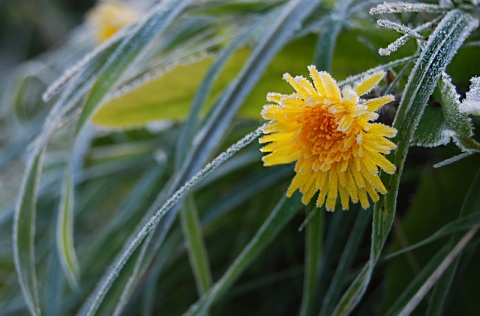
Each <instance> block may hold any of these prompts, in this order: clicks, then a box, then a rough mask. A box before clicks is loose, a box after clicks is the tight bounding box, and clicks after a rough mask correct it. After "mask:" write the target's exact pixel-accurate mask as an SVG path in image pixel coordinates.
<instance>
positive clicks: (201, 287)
mask: <svg viewBox="0 0 480 316" xmlns="http://www.w3.org/2000/svg"><path fill="white" fill-rule="evenodd" d="M180 222H181V225H182V231H183V236H184V239H185V241H186V243H187V251H188V257H189V259H190V265H191V266H192V270H193V274H194V276H195V281H196V284H197V290H198V294H199V295H200V296H201V295H203V294H204V293H205V292H206V291H208V289H209V288H210V286H211V285H212V274H211V272H210V263H209V261H208V255H207V249H206V248H205V243H204V241H203V233H202V226H201V225H200V220H199V219H198V211H197V207H196V205H195V201H194V199H193V197H192V196H191V195H190V196H188V197H187V198H186V199H185V202H184V203H183V207H182V208H181V210H180Z"/></svg>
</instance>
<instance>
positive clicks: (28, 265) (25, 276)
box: [13, 150, 44, 315]
mask: <svg viewBox="0 0 480 316" xmlns="http://www.w3.org/2000/svg"><path fill="white" fill-rule="evenodd" d="M43 155H44V151H43V150H40V151H36V152H34V156H33V159H30V161H29V165H28V166H27V170H26V172H25V175H24V177H23V180H22V186H21V191H20V194H19V196H18V200H17V205H16V207H15V217H14V221H13V255H14V259H15V270H16V271H17V276H18V281H19V282H20V287H21V288H22V293H23V296H24V298H25V301H26V303H27V306H28V309H29V311H30V313H32V315H40V305H39V300H38V289H37V276H36V269H35V215H36V205H35V204H36V200H37V190H38V182H39V180H40V173H41V169H42V159H43Z"/></svg>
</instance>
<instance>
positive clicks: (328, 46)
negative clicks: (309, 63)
mask: <svg viewBox="0 0 480 316" xmlns="http://www.w3.org/2000/svg"><path fill="white" fill-rule="evenodd" d="M351 3H352V0H340V1H338V2H337V3H336V5H335V8H334V9H333V10H332V12H331V13H330V16H331V20H329V21H327V22H326V25H324V27H322V29H321V30H320V34H319V36H318V40H317V44H316V46H315V57H314V63H315V65H316V66H317V68H318V69H319V70H325V71H330V68H331V65H332V59H333V53H334V51H335V45H336V43H337V37H338V34H339V33H340V31H341V30H342V27H343V23H342V22H344V21H348V14H349V11H348V9H349V7H350V5H351Z"/></svg>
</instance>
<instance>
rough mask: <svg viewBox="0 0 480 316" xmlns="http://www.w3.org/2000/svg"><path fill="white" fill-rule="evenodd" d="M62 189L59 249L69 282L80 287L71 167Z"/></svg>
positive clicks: (58, 232) (58, 237)
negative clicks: (74, 241) (74, 228)
mask: <svg viewBox="0 0 480 316" xmlns="http://www.w3.org/2000/svg"><path fill="white" fill-rule="evenodd" d="M62 190H64V192H63V193H62V200H61V202H60V206H59V209H58V218H57V238H56V239H57V251H58V255H59V258H60V263H61V265H62V269H63V271H64V273H65V276H66V278H67V280H68V283H69V284H70V286H71V287H72V288H74V289H75V288H77V287H78V279H79V276H80V268H79V266H78V260H77V255H76V253H75V247H74V243H73V201H74V184H73V177H72V173H71V169H70V167H68V168H67V170H66V172H65V178H64V182H63V187H62Z"/></svg>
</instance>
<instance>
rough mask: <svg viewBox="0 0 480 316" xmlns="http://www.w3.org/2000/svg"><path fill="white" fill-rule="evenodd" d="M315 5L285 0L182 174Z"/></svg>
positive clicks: (211, 144) (219, 133)
mask: <svg viewBox="0 0 480 316" xmlns="http://www.w3.org/2000/svg"><path fill="white" fill-rule="evenodd" d="M317 5H318V1H307V0H294V1H290V2H287V3H286V4H285V5H284V7H283V8H282V10H281V11H280V12H279V13H278V15H277V16H276V17H275V19H273V21H272V24H271V26H270V27H269V28H268V29H267V30H266V31H265V32H264V34H262V37H261V38H262V39H261V41H260V42H259V43H258V44H257V46H256V48H255V49H254V51H253V52H252V54H251V56H250V57H249V59H248V60H247V62H246V64H245V66H244V67H243V68H242V70H241V71H240V74H239V75H238V76H237V77H236V78H235V80H234V81H233V82H232V83H231V84H230V85H229V87H228V88H227V89H226V91H225V93H224V94H223V95H222V96H221V98H220V99H219V101H218V104H217V105H216V107H215V108H214V109H213V112H212V114H211V116H210V117H209V118H208V120H207V121H206V122H205V124H204V128H203V129H202V130H200V132H199V135H197V137H196V139H195V140H194V147H193V149H192V150H191V151H190V153H189V155H188V156H187V158H186V161H185V164H184V166H183V169H182V170H181V174H183V175H184V176H182V177H179V181H178V182H180V183H182V182H183V181H184V179H182V178H185V177H186V178H188V177H190V176H191V175H192V174H193V173H195V171H196V170H198V169H199V168H200V167H201V166H202V165H203V164H204V163H205V161H206V159H207V158H208V156H209V155H210V154H211V152H212V150H213V149H214V148H215V147H216V146H217V145H218V144H219V143H220V139H221V138H222V137H223V135H224V134H225V131H226V130H227V128H228V127H229V124H230V122H231V120H232V119H233V116H234V115H235V113H236V112H237V110H238V108H239V107H240V106H241V104H242V102H243V101H244V100H245V98H246V97H247V96H248V94H249V93H250V91H251V90H252V89H253V87H254V86H255V84H256V83H257V82H258V80H259V79H260V76H261V74H262V73H263V71H264V70H265V68H266V67H267V66H268V63H269V62H270V60H271V59H272V58H273V57H274V56H275V54H276V53H277V52H278V51H279V50H280V49H281V48H282V47H283V46H284V45H285V44H286V43H287V42H288V40H289V39H290V38H291V37H292V35H293V34H294V31H295V30H296V29H297V28H299V27H300V26H301V24H302V22H303V20H304V19H305V18H306V17H307V16H308V15H309V14H310V13H311V11H312V10H313V9H314V8H315V7H316V6H317Z"/></svg>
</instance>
